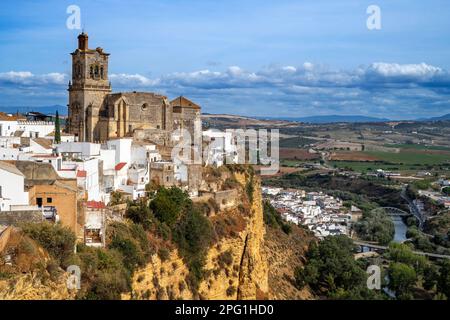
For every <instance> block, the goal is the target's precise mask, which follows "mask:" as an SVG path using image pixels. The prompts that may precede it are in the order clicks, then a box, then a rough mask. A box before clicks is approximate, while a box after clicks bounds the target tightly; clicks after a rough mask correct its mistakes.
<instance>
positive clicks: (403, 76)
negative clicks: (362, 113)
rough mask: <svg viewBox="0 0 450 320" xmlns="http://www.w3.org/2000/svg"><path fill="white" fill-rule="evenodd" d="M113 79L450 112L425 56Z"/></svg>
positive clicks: (206, 96)
mask: <svg viewBox="0 0 450 320" xmlns="http://www.w3.org/2000/svg"><path fill="white" fill-rule="evenodd" d="M69 78H70V77H69V76H68V75H66V74H62V73H47V74H41V75H35V74H33V73H31V72H29V71H9V72H4V73H0V90H2V91H3V94H4V95H6V94H7V93H6V92H10V96H11V97H13V96H14V95H13V94H12V91H11V90H14V91H15V92H18V93H17V94H20V90H22V92H23V93H24V95H28V96H31V95H32V94H33V92H35V93H38V94H42V93H44V94H45V93H46V92H59V91H58V90H61V91H60V92H62V94H63V95H66V94H67V93H66V91H65V88H66V86H67V82H68V79H69ZM110 80H111V82H112V86H113V90H115V91H125V90H141V91H152V92H160V93H164V94H166V95H168V96H169V97H174V96H177V95H179V94H183V95H186V96H191V97H192V99H194V100H196V101H198V102H199V103H200V104H202V103H205V104H206V106H208V105H209V106H216V107H220V108H226V110H228V111H229V112H236V113H240V112H242V110H244V109H245V110H252V108H254V111H253V114H263V113H265V114H269V115H270V114H273V113H274V112H284V113H285V114H287V113H292V114H293V116H295V115H298V114H299V113H300V114H302V112H306V111H307V110H312V109H309V108H314V107H315V106H317V105H320V108H323V112H324V113H326V112H327V110H328V111H329V110H331V111H330V112H334V113H339V112H344V111H345V112H347V113H351V112H352V110H354V111H355V112H356V111H358V110H366V111H367V112H369V113H370V112H375V111H376V110H378V113H379V114H382V113H383V112H385V110H386V109H385V108H387V107H389V109H390V110H393V111H392V112H393V113H395V112H400V111H397V110H402V111H401V112H403V113H405V110H406V111H407V110H410V112H413V110H416V112H417V113H418V112H420V110H424V109H425V108H429V109H428V110H427V112H428V111H429V110H433V108H436V110H435V112H438V111H439V113H442V112H450V110H448V109H449V108H450V107H449V106H448V103H447V104H446V103H444V102H445V101H448V100H449V96H450V90H449V89H448V88H449V87H450V76H449V73H448V71H446V70H444V69H442V68H439V67H436V66H432V65H428V64H425V63H421V64H395V63H383V62H379V63H373V64H371V65H369V66H367V67H364V66H361V67H358V68H356V69H354V70H336V69H332V68H329V67H326V66H323V65H313V64H312V63H310V62H305V63H303V64H300V65H299V66H297V67H295V66H291V65H285V66H269V67H267V68H263V69H261V70H257V71H249V70H245V69H244V68H241V67H239V66H230V67H228V68H225V69H224V70H222V71H217V70H209V69H204V70H198V71H192V72H176V73H171V74H166V75H162V76H160V77H158V78H150V77H147V76H144V75H141V74H126V73H119V74H111V75H110ZM15 95H16V94H15ZM0 97H1V94H0ZM350 106H351V107H350ZM438 106H439V107H438ZM446 106H447V107H446ZM228 108H236V110H235V111H233V110H232V109H228ZM351 108H353V109H351ZM437 108H439V109H437ZM321 110H322V109H321ZM221 111H223V110H221ZM206 112H214V110H211V109H209V110H208V109H206ZM249 112H250V111H249ZM261 112H262V113H261Z"/></svg>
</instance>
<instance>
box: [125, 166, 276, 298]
mask: <svg viewBox="0 0 450 320" xmlns="http://www.w3.org/2000/svg"><path fill="white" fill-rule="evenodd" d="M234 177H235V179H236V180H237V181H238V182H239V184H240V185H241V188H242V190H245V186H246V185H247V184H248V183H249V181H248V179H249V176H248V175H246V174H244V173H235V174H234ZM252 184H253V190H254V191H253V194H252V197H251V198H252V199H251V201H248V200H247V201H246V200H245V199H244V197H245V195H243V194H242V193H241V196H242V199H239V201H238V203H239V205H240V206H239V208H238V207H236V208H232V209H229V210H226V211H224V212H219V213H217V214H216V215H215V216H213V217H211V218H210V219H211V221H212V223H213V225H214V224H220V225H223V226H224V229H226V231H224V232H223V233H221V235H220V236H219V238H218V240H217V242H216V243H215V244H214V245H213V246H212V247H211V248H210V249H209V251H208V253H207V256H206V261H205V266H204V271H205V277H204V279H203V281H202V282H201V283H200V285H199V288H198V292H196V293H194V292H193V291H192V290H191V289H190V288H189V286H188V284H187V282H188V281H187V275H188V269H187V267H186V266H185V264H184V262H183V261H182V259H181V258H180V257H179V255H178V253H177V251H176V250H173V251H172V252H171V253H170V255H169V257H168V259H167V260H165V261H161V258H160V257H158V256H157V255H154V256H153V257H152V259H151V262H150V263H148V264H147V266H146V267H145V268H142V269H140V270H138V271H137V272H135V274H134V276H133V285H132V292H131V294H127V295H124V298H132V299H180V298H181V299H195V298H200V299H224V300H225V299H264V298H267V297H268V292H269V287H268V266H267V259H266V256H265V251H264V250H263V243H264V234H265V228H264V221H263V209H262V199H261V192H260V190H261V188H260V181H259V179H257V178H256V177H255V178H253V181H252ZM244 203H245V205H244ZM243 207H245V208H244V209H243Z"/></svg>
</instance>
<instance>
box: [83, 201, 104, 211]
mask: <svg viewBox="0 0 450 320" xmlns="http://www.w3.org/2000/svg"><path fill="white" fill-rule="evenodd" d="M85 205H86V207H88V208H92V209H105V208H106V205H105V204H104V203H103V202H101V201H86V202H85Z"/></svg>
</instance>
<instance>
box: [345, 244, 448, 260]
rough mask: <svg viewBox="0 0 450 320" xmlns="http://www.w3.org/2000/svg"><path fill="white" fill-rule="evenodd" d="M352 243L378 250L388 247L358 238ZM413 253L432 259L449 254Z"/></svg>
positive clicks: (445, 256) (384, 249) (445, 257)
mask: <svg viewBox="0 0 450 320" xmlns="http://www.w3.org/2000/svg"><path fill="white" fill-rule="evenodd" d="M353 243H354V244H356V245H357V246H360V247H365V248H369V250H370V249H373V250H378V251H386V250H387V249H388V247H387V246H380V245H378V244H374V243H370V242H364V241H359V240H353ZM413 253H415V254H417V255H420V256H426V257H429V258H434V259H450V256H449V255H445V254H437V253H428V252H423V251H413Z"/></svg>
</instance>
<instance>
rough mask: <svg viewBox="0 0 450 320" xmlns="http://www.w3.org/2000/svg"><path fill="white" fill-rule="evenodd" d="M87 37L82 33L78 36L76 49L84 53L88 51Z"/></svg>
mask: <svg viewBox="0 0 450 320" xmlns="http://www.w3.org/2000/svg"><path fill="white" fill-rule="evenodd" d="M88 38H89V37H88V35H87V34H86V33H84V32H82V33H81V34H80V35H79V36H78V49H80V50H82V51H85V50H87V49H88Z"/></svg>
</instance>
